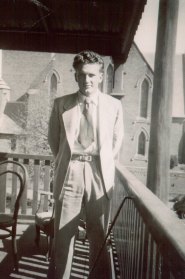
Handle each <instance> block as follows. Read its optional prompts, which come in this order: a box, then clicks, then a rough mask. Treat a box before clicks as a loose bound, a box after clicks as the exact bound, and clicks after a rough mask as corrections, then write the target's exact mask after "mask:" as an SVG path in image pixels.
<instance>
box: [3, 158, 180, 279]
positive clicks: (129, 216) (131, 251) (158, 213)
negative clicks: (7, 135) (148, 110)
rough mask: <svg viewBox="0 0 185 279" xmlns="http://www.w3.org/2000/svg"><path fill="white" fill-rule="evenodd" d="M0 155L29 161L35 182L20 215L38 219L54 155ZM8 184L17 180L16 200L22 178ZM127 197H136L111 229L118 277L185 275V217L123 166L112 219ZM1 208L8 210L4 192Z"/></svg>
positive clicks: (172, 278) (8, 180)
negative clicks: (39, 199) (39, 197)
mask: <svg viewBox="0 0 185 279" xmlns="http://www.w3.org/2000/svg"><path fill="white" fill-rule="evenodd" d="M0 159H1V160H5V159H12V160H17V161H20V162H23V163H24V164H25V165H26V166H27V168H28V171H29V173H30V181H29V183H28V188H27V189H26V190H25V192H24V196H23V198H22V205H21V211H20V217H22V218H23V217H25V218H27V219H29V218H33V216H34V214H35V211H36V209H37V204H38V196H39V189H41V190H46V191H48V190H50V187H51V185H50V181H51V164H52V159H53V158H52V156H40V155H28V154H14V153H12V154H10V153H8V154H5V153H1V154H0ZM6 183H8V184H9V186H11V184H12V185H13V188H12V189H13V190H12V192H10V196H11V198H12V199H13V196H14V193H15V191H16V185H17V181H16V179H14V178H12V177H11V176H7V177H6ZM125 196H128V197H130V198H131V199H128V200H126V201H125V203H124V205H123V208H122V210H121V212H120V214H119V216H118V219H117V221H116V223H115V226H114V228H113V231H112V234H111V238H112V239H113V245H115V247H113V252H114V253H115V254H116V255H114V259H115V258H116V257H117V258H118V265H116V264H115V273H116V275H117V278H119V277H120V278H124V279H129V278H130V279H135V278H141V279H148V278H152V279H154V278H155V279H163V278H164V279H166V278H169V279H176V278H177V279H178V278H179V279H181V278H185V237H184V236H185V224H184V222H183V221H182V220H179V219H178V218H177V217H176V215H175V213H174V212H173V211H172V210H170V209H169V208H167V207H166V206H165V205H164V204H163V203H162V202H161V201H160V200H159V199H158V198H157V197H156V196H155V195H154V194H153V193H151V191H150V190H149V189H147V188H146V186H145V185H143V184H142V183H141V182H140V181H139V180H138V179H137V178H136V177H135V176H134V175H132V174H131V173H130V172H129V171H128V170H127V169H126V168H125V167H123V166H120V165H118V166H117V170H116V187H115V191H114V196H113V199H112V219H113V217H114V216H115V213H116V211H117V208H118V206H119V204H120V203H121V201H122V199H123V197H125ZM11 202H12V201H11ZM46 204H47V203H46ZM0 210H1V211H5V210H7V204H6V203H5V201H4V198H3V196H2V195H0ZM8 210H11V206H9V208H8ZM114 248H115V249H114Z"/></svg>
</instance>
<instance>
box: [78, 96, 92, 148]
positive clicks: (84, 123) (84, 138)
mask: <svg viewBox="0 0 185 279" xmlns="http://www.w3.org/2000/svg"><path fill="white" fill-rule="evenodd" d="M92 106H93V104H92V103H91V100H90V98H88V97H87V98H86V99H85V101H84V109H83V112H82V116H81V120H80V131H79V136H78V141H79V142H80V143H81V145H82V146H83V147H84V148H87V147H89V146H90V145H91V144H92V142H93V141H94V134H93V122H92V109H93V107H92Z"/></svg>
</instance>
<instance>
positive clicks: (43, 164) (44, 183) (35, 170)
mask: <svg viewBox="0 0 185 279" xmlns="http://www.w3.org/2000/svg"><path fill="white" fill-rule="evenodd" d="M7 159H9V160H15V161H19V162H21V163H23V164H24V165H25V166H26V167H27V169H28V173H29V181H28V185H27V188H26V189H25V190H24V193H23V197H22V199H21V210H20V214H19V216H20V217H21V218H32V217H33V216H34V214H35V212H36V210H37V207H38V201H39V190H45V191H50V190H51V189H50V187H51V164H52V159H53V157H52V156H44V155H30V154H16V153H0V160H7ZM14 170H15V171H16V166H14ZM3 179H4V183H3V184H4V185H3V186H2V187H4V188H5V187H6V186H7V187H8V189H9V196H10V198H9V199H8V198H7V199H6V201H5V199H4V197H3V196H2V195H0V210H1V212H5V211H7V210H8V209H9V210H10V211H11V208H12V206H11V205H9V203H8V201H9V200H10V203H11V204H13V203H14V198H13V197H14V196H15V192H16V188H17V178H16V177H15V176H13V177H12V176H11V175H9V176H6V177H5V178H3ZM6 184H8V185H6ZM12 186H13V187H12ZM2 187H1V191H3V189H2ZM3 192H4V191H3ZM45 204H46V206H47V205H48V203H47V200H46V202H45Z"/></svg>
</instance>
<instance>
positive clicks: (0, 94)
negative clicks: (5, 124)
mask: <svg viewBox="0 0 185 279" xmlns="http://www.w3.org/2000/svg"><path fill="white" fill-rule="evenodd" d="M9 99H10V87H8V85H7V84H6V83H5V82H4V80H3V79H2V78H0V118H1V117H2V115H3V114H4V110H5V106H6V104H7V102H8V101H9Z"/></svg>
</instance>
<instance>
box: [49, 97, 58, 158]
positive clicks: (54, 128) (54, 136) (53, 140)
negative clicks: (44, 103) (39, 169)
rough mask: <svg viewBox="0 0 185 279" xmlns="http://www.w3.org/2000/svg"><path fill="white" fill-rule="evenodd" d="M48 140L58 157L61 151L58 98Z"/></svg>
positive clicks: (53, 111)
mask: <svg viewBox="0 0 185 279" xmlns="http://www.w3.org/2000/svg"><path fill="white" fill-rule="evenodd" d="M48 142H49V145H50V148H51V151H52V153H53V155H54V157H56V156H57V154H58V151H59V142H60V121H59V112H58V106H57V100H56V99H55V101H54V105H53V109H52V111H51V116H50V119H49V127H48Z"/></svg>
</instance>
